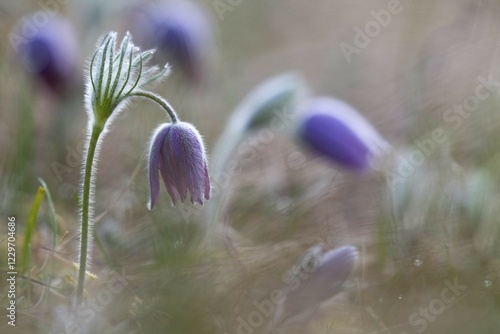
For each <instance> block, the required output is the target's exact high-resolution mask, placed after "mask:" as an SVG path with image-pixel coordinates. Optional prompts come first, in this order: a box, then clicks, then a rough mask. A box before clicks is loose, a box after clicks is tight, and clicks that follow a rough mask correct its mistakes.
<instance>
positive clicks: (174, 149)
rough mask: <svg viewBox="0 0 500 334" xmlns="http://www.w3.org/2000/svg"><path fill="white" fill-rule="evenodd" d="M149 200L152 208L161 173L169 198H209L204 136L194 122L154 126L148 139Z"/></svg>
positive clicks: (157, 191)
mask: <svg viewBox="0 0 500 334" xmlns="http://www.w3.org/2000/svg"><path fill="white" fill-rule="evenodd" d="M148 163H149V164H148V173H149V184H150V190H151V195H150V200H149V204H148V207H149V209H150V210H151V209H153V208H154V206H155V204H156V201H157V200H158V196H159V194H160V180H159V176H158V174H161V177H162V179H163V182H164V183H165V187H166V188H167V191H168V193H169V194H170V197H171V198H172V202H173V204H174V205H175V204H176V203H177V202H179V201H181V202H184V201H185V200H186V198H187V193H188V191H189V194H190V195H191V202H192V203H193V204H194V202H197V203H199V204H203V201H204V200H208V199H209V198H210V178H209V175H208V166H207V158H206V155H205V148H204V146H203V140H202V138H201V136H200V134H199V133H198V130H196V128H195V127H194V126H192V125H191V124H189V123H186V122H178V123H166V124H162V125H160V127H158V128H157V129H156V131H155V132H154V134H153V137H152V139H151V144H150V148H149V162H148Z"/></svg>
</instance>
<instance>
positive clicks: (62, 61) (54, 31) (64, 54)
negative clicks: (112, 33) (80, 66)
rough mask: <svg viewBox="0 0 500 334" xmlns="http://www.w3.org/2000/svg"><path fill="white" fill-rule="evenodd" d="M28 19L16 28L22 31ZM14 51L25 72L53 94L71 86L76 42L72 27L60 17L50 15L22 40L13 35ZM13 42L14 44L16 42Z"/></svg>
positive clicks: (20, 37) (75, 66)
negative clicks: (44, 22) (39, 81)
mask: <svg viewBox="0 0 500 334" xmlns="http://www.w3.org/2000/svg"><path fill="white" fill-rule="evenodd" d="M29 23H30V19H29V18H23V20H21V22H20V23H19V25H20V26H21V27H22V28H24V29H26V27H25V26H26V25H28V24H29ZM12 37H13V38H14V37H16V38H14V39H13V44H12V45H13V47H14V49H15V50H14V51H16V52H17V51H19V52H20V54H19V55H20V57H19V59H20V60H21V61H22V62H23V65H24V66H25V67H26V69H27V70H28V71H29V72H32V73H33V74H34V75H35V77H36V78H38V79H39V80H41V81H42V82H44V83H45V84H46V85H47V86H48V87H50V88H51V89H52V90H53V91H55V92H60V91H63V90H65V89H67V88H68V86H70V85H71V84H72V83H74V79H75V76H76V74H77V61H78V56H77V55H78V52H77V42H76V37H75V33H74V30H73V27H72V26H71V24H70V23H69V22H68V21H67V20H66V19H64V18H62V17H61V16H58V15H57V16H54V17H52V18H50V19H49V20H48V22H47V23H46V24H45V25H42V26H40V27H37V28H36V29H35V30H34V33H32V34H30V35H29V36H27V37H26V38H24V37H23V35H22V34H21V35H19V36H18V35H17V33H13V34H12ZM16 41H17V43H16Z"/></svg>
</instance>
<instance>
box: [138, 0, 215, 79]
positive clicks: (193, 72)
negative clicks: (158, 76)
mask: <svg viewBox="0 0 500 334" xmlns="http://www.w3.org/2000/svg"><path fill="white" fill-rule="evenodd" d="M142 14H143V15H141V16H139V18H138V19H137V21H136V25H137V28H136V30H137V32H138V36H139V38H140V39H141V40H142V41H144V43H145V44H147V47H153V48H157V49H158V51H159V52H160V53H161V54H163V55H165V56H166V57H167V60H168V61H170V62H173V63H174V64H177V65H179V67H181V69H182V70H183V71H184V72H185V73H186V75H187V76H188V77H189V78H190V79H191V80H193V81H195V82H198V81H199V80H200V79H201V78H202V76H203V68H202V67H203V65H202V63H203V57H204V54H205V53H206V52H207V49H208V46H209V45H210V44H211V39H212V25H211V22H210V21H209V19H208V17H207V15H206V13H205V11H204V10H203V8H201V7H200V6H199V5H198V4H197V3H195V2H191V1H188V0H171V1H167V2H165V3H162V4H161V5H159V4H153V5H150V6H149V7H147V8H146V9H145V10H144V11H143V13H142ZM174 68H175V65H174Z"/></svg>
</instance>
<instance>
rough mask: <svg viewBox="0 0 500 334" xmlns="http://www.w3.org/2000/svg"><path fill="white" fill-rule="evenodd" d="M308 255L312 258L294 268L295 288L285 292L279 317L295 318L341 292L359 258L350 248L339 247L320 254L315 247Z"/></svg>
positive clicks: (357, 253) (351, 247) (353, 248)
mask: <svg viewBox="0 0 500 334" xmlns="http://www.w3.org/2000/svg"><path fill="white" fill-rule="evenodd" d="M310 253H311V254H312V255H313V258H311V259H310V261H308V263H301V267H300V268H299V269H298V270H300V272H299V273H297V279H299V280H300V285H299V287H298V288H296V289H289V291H288V292H287V293H286V299H285V300H284V305H283V312H284V313H283V314H288V315H290V316H294V315H298V314H300V313H302V312H304V311H307V310H309V309H312V308H315V307H318V306H319V305H320V304H321V303H323V302H325V301H327V300H329V299H330V298H332V297H334V296H335V295H337V294H338V293H339V292H341V291H342V289H343V285H344V283H345V282H346V281H347V279H348V278H349V276H350V275H351V273H352V271H353V270H354V266H355V264H356V261H357V259H358V256H359V252H358V250H357V249H356V247H354V246H342V247H339V248H335V249H332V250H329V251H327V252H326V253H324V254H322V255H321V254H320V253H319V252H318V249H317V247H315V248H313V249H312V251H311V252H310Z"/></svg>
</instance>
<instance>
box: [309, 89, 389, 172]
mask: <svg viewBox="0 0 500 334" xmlns="http://www.w3.org/2000/svg"><path fill="white" fill-rule="evenodd" d="M304 111H305V115H304V116H303V118H302V120H301V122H300V128H299V136H300V137H301V139H302V140H303V141H304V142H305V143H306V144H308V145H309V146H310V147H311V148H312V149H314V150H315V151H316V152H318V153H320V154H321V155H323V156H325V157H327V158H328V159H330V160H332V161H334V162H335V163H337V164H339V165H342V166H344V167H346V168H349V169H354V170H364V169H366V168H368V167H369V166H371V159H372V158H373V157H374V156H377V155H379V154H380V153H382V152H383V151H385V150H387V149H388V148H389V144H388V143H387V142H386V141H385V140H384V139H383V138H382V137H381V136H380V135H379V134H378V132H377V131H376V130H375V129H374V128H373V127H372V125H371V124H370V123H368V121H367V120H366V119H365V118H364V117H363V116H361V115H360V114H359V113H358V112H357V111H356V110H355V109H354V108H352V107H351V106H350V105H348V104H346V103H344V102H342V101H340V100H336V99H333V98H327V97H321V98H316V99H314V100H312V101H310V102H309V103H308V104H307V105H306V107H305V109H304Z"/></svg>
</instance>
